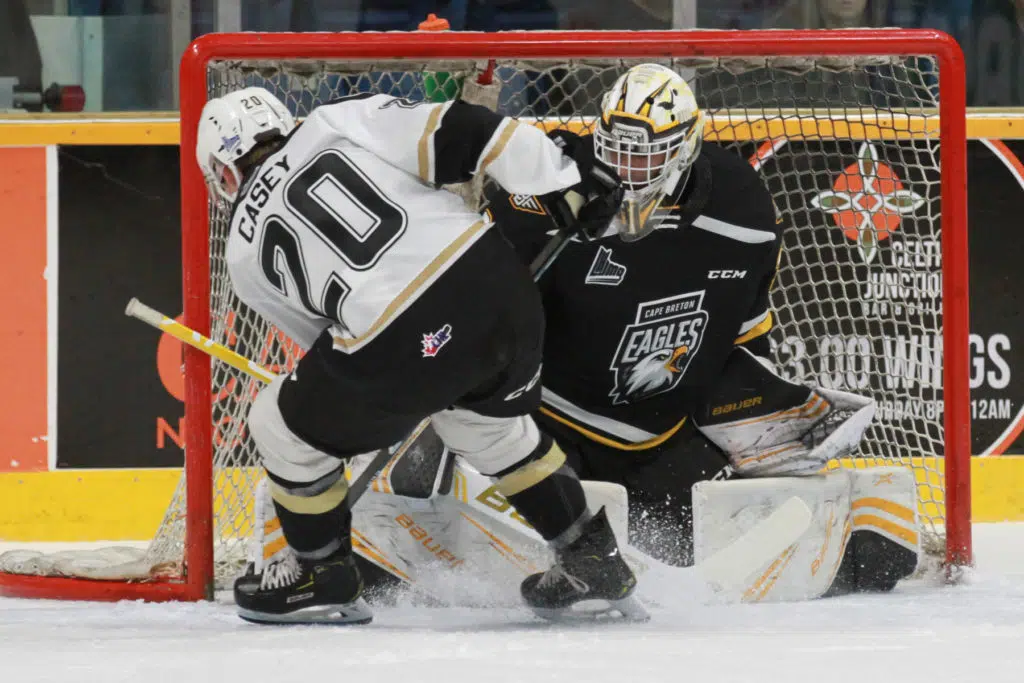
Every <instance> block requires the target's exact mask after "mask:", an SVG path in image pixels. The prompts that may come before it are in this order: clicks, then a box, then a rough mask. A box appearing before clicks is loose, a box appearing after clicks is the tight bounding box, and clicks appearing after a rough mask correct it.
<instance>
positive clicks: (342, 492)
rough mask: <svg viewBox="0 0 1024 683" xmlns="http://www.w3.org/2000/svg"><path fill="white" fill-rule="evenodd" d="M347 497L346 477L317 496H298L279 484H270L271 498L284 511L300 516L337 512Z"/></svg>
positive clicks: (340, 478)
mask: <svg viewBox="0 0 1024 683" xmlns="http://www.w3.org/2000/svg"><path fill="white" fill-rule="evenodd" d="M347 495H348V482H347V481H345V477H339V478H338V481H336V482H334V483H333V484H331V486H330V488H328V489H327V490H326V491H324V492H322V493H318V494H316V495H315V496H296V495H295V494H294V493H291V492H290V491H289V490H288V489H286V488H284V487H283V486H281V485H280V484H278V483H277V482H275V481H271V482H270V497H271V498H273V499H274V501H275V502H277V503H279V504H280V505H281V507H283V508H284V509H286V510H291V511H292V512H294V513H296V514H299V515H322V514H324V513H326V512H330V511H331V510H335V509H337V507H338V506H339V505H341V503H342V501H343V500H345V496H347Z"/></svg>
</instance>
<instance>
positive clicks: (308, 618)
mask: <svg viewBox="0 0 1024 683" xmlns="http://www.w3.org/2000/svg"><path fill="white" fill-rule="evenodd" d="M238 616H240V617H241V618H242V619H245V620H246V621H249V622H252V623H254V624H283V625H289V624H333V625H337V626H344V625H352V626H355V625H357V624H369V623H370V622H371V621H373V611H372V610H371V609H370V606H369V605H368V604H366V601H365V600H363V599H362V598H359V599H358V600H356V601H355V602H350V603H348V604H344V605H314V606H312V607H303V608H301V609H297V610H295V611H294V612H288V613H287V614H273V613H270V612H259V611H256V610H250V609H245V608H242V607H239V608H238Z"/></svg>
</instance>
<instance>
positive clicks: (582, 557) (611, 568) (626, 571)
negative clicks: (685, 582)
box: [520, 508, 650, 621]
mask: <svg viewBox="0 0 1024 683" xmlns="http://www.w3.org/2000/svg"><path fill="white" fill-rule="evenodd" d="M635 588H636V577H635V576H634V575H633V570H631V569H630V568H629V565H627V564H626V562H625V560H623V559H622V555H621V553H619V546H618V544H617V543H616V542H615V534H614V533H613V532H612V528H611V525H609V523H608V517H607V516H606V515H605V511H604V508H601V509H600V510H599V511H598V513H597V514H596V515H594V516H593V517H591V518H590V519H589V520H587V522H586V523H585V524H584V526H583V530H582V534H581V535H580V537H579V538H577V539H576V540H575V541H573V542H572V543H570V544H569V545H568V546H567V547H565V548H561V549H559V550H557V551H556V558H555V566H553V567H552V568H551V569H549V570H548V571H546V572H543V573H541V574H533V575H531V576H528V577H526V580H525V581H523V584H522V586H521V588H520V590H521V592H522V595H523V600H525V601H526V604H527V605H529V606H530V608H531V609H533V611H534V612H536V613H537V615H538V616H541V617H544V618H545V619H551V620H552V621H570V620H572V621H584V620H588V621H589V620H594V619H598V618H601V617H603V616H615V615H616V614H617V615H618V617H619V618H622V619H626V620H629V621H647V619H649V618H650V616H649V615H648V614H647V610H645V609H644V607H643V605H641V604H640V601H639V600H637V599H636V597H634V596H633V591H634V589H635Z"/></svg>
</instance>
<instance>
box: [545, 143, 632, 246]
mask: <svg viewBox="0 0 1024 683" xmlns="http://www.w3.org/2000/svg"><path fill="white" fill-rule="evenodd" d="M548 137H550V138H551V139H552V140H554V142H555V144H556V145H558V146H559V147H560V148H561V149H562V153H563V154H565V156H567V157H569V158H570V159H572V160H573V161H575V162H576V167H577V168H578V169H579V172H580V178H582V180H581V181H580V182H579V183H578V184H576V185H573V186H572V187H570V188H569V189H568V190H565V191H562V192H553V193H551V194H548V195H544V196H542V197H540V201H541V203H542V204H543V205H544V207H545V208H546V209H547V212H548V214H549V215H550V216H551V219H552V221H553V222H554V223H555V226H556V227H557V228H558V229H559V230H561V231H563V232H567V233H569V234H571V235H578V236H579V237H580V238H581V239H584V240H591V239H596V238H598V237H601V236H602V234H603V233H604V231H605V229H606V228H607V227H608V224H609V223H610V222H611V220H612V218H614V217H615V215H616V214H617V213H618V211H619V207H620V206H621V205H622V198H623V194H624V189H623V187H622V181H621V180H620V179H619V176H618V174H616V172H615V170H614V169H612V168H611V167H610V166H608V165H607V164H605V163H604V162H603V161H601V160H600V159H598V158H597V157H596V156H594V146H593V144H592V142H591V139H590V137H586V138H581V137H580V136H579V135H575V134H573V133H570V132H568V131H565V130H556V131H553V132H552V133H550V134H549V136H548Z"/></svg>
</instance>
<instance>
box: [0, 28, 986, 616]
mask: <svg viewBox="0 0 1024 683" xmlns="http://www.w3.org/2000/svg"><path fill="white" fill-rule="evenodd" d="M877 56H890V57H893V58H904V57H907V56H927V57H929V58H930V59H932V60H934V66H935V71H936V72H937V82H936V83H935V84H933V85H937V92H938V98H937V99H938V101H937V108H936V110H935V111H931V110H926V109H920V111H921V112H924V114H923V115H921V116H918V115H910V116H903V115H892V114H891V112H890V113H888V114H887V113H884V112H879V111H877V110H869V109H865V108H860V109H856V110H854V109H843V110H841V111H840V114H838V115H836V114H834V113H833V114H829V115H826V116H824V117H822V116H818V115H817V114H815V113H814V112H810V113H808V114H807V115H806V116H793V117H789V118H787V117H786V116H777V117H773V116H762V117H761V118H760V119H758V120H757V121H755V122H750V121H747V122H746V123H742V122H741V123H740V124H736V123H730V112H724V113H723V114H722V116H721V117H717V118H716V116H715V114H716V112H710V113H711V116H710V125H709V127H708V128H709V130H708V133H709V134H710V135H711V136H716V135H717V136H720V139H721V140H729V139H730V137H729V136H730V135H733V134H734V133H735V131H736V125H745V126H746V127H745V128H743V130H744V131H745V132H743V133H742V135H743V136H744V139H745V140H748V141H749V140H760V141H763V142H765V143H768V149H769V150H771V149H774V147H773V145H775V144H776V142H777V140H780V139H782V138H783V137H785V138H786V139H788V140H794V141H795V140H802V141H814V140H816V139H821V138H824V137H826V136H833V137H836V136H845V137H846V139H847V140H850V139H853V140H858V139H863V140H868V141H871V140H879V141H881V140H888V139H891V138H893V139H899V138H906V137H910V136H914V135H919V134H920V135H923V136H930V139H931V142H930V143H929V145H933V146H934V148H935V149H934V150H932V152H931V157H930V158H931V159H934V160H935V161H934V166H935V168H934V170H935V171H936V174H937V176H938V178H939V180H938V181H936V182H937V191H936V192H935V193H934V194H935V195H936V196H935V205H936V207H938V208H937V211H936V212H935V214H934V215H933V214H932V212H930V211H929V218H928V219H927V220H928V221H930V222H933V223H934V224H935V225H934V226H932V228H931V230H932V232H930V233H929V234H931V235H932V236H934V237H935V238H936V239H941V254H942V256H941V309H940V310H939V309H938V307H937V310H936V313H935V320H939V319H940V318H941V322H940V323H938V326H940V327H941V329H940V330H935V333H936V335H937V336H940V337H941V346H940V349H941V350H940V351H939V355H938V356H936V358H941V360H940V361H938V362H939V363H940V365H941V387H939V388H940V389H941V390H942V397H941V401H939V403H940V404H941V406H942V408H941V409H942V415H941V418H936V421H935V424H934V425H926V427H927V430H925V431H927V432H928V434H927V435H925V436H922V435H921V434H911V435H910V436H912V437H913V438H912V439H911V440H910V443H919V442H922V443H923V442H924V441H927V442H928V443H930V444H932V447H933V450H941V453H940V454H937V453H934V452H922V453H919V454H914V453H907V454H906V456H907V462H908V463H909V462H910V461H911V456H915V457H916V456H917V455H920V456H922V457H921V458H919V460H922V461H923V460H925V459H927V458H932V461H934V462H940V461H941V462H942V463H943V465H942V469H943V471H938V472H926V475H925V476H926V477H929V478H931V477H933V475H934V476H936V477H938V478H939V479H940V480H941V479H944V486H943V483H942V482H941V481H940V482H939V483H936V482H935V481H931V479H929V480H928V481H926V482H924V483H922V489H924V488H926V487H927V488H928V489H929V490H931V489H935V490H937V491H938V493H937V494H935V495H937V497H935V495H933V494H932V493H929V494H928V495H929V496H932V497H931V498H927V499H926V498H925V497H922V501H923V502H924V503H926V504H928V505H931V506H933V508H932V509H939V510H940V511H939V512H936V513H934V517H935V519H936V520H938V523H939V525H940V526H941V527H942V528H943V529H944V534H945V535H944V541H945V550H944V555H945V560H946V562H947V564H948V565H952V566H962V565H968V564H970V562H971V526H970V514H971V513H970V510H971V505H970V465H971V462H970V457H971V441H970V412H969V407H970V402H969V401H970V396H969V357H968V350H969V347H968V333H969V319H968V276H967V275H968V260H967V253H968V251H967V198H966V172H967V169H966V123H965V115H966V107H965V83H964V64H963V56H962V53H961V50H960V48H959V46H958V45H957V43H956V42H955V41H954V40H953V39H952V38H951V37H949V36H948V35H946V34H944V33H941V32H938V31H932V30H906V29H849V30H830V31H789V30H770V31H703V30H701V31H648V32H630V31H567V32H562V31H537V32H506V33H463V32H416V33H402V32H393V33H341V34H332V33H310V34H296V33H279V34H265V33H239V34H211V35H207V36H203V37H201V38H199V39H197V40H196V41H194V42H193V43H192V44H191V45H190V46H189V48H188V50H187V51H186V53H185V55H184V56H183V58H182V62H181V88H180V93H181V194H182V261H183V291H184V323H185V325H187V326H189V327H191V328H193V329H195V330H197V331H199V332H200V333H202V334H204V335H208V336H211V337H213V338H215V339H217V340H218V341H224V340H223V339H218V334H216V333H215V334H211V328H212V327H215V326H217V325H218V324H219V325H221V326H222V327H223V321H222V320H219V318H221V317H223V316H225V315H226V314H230V315H232V316H233V315H234V311H224V310H220V311H214V310H212V307H211V297H213V296H214V294H215V293H214V291H213V289H212V288H213V286H214V285H216V284H217V283H218V282H220V280H222V279H223V273H219V274H218V275H217V282H214V279H213V278H211V242H212V240H211V223H212V221H213V217H214V216H215V214H216V211H215V210H214V209H211V207H210V206H209V205H208V202H207V193H206V188H205V185H204V182H203V178H202V175H201V173H200V171H199V169H198V167H197V165H196V164H195V161H194V150H195V144H196V126H197V123H198V120H199V116H200V112H201V110H202V107H203V105H204V104H205V103H206V101H207V100H208V98H209V97H211V96H215V95H216V88H217V87H218V86H217V84H216V83H215V79H214V77H213V76H211V64H212V63H214V62H219V63H236V64H245V63H246V62H253V63H257V62H258V63H263V62H279V63H281V64H284V65H288V64H291V63H293V62H294V63H299V62H303V63H343V64H344V63H351V64H359V63H375V64H387V65H388V66H387V68H388V69H393V68H400V67H396V65H401V64H402V63H408V64H410V65H412V64H416V65H419V66H415V67H413V66H410V67H409V68H410V69H412V70H415V69H420V70H422V68H423V67H422V65H423V64H424V63H431V62H437V63H439V64H440V63H444V64H447V63H450V62H469V63H477V64H483V65H485V66H487V65H488V64H490V65H493V64H494V62H495V61H498V62H501V61H502V60H513V61H514V60H521V61H524V62H530V63H534V62H546V63H563V64H564V65H565V68H566V69H569V70H570V71H571V70H572V69H573V68H575V67H574V65H576V64H582V63H587V62H588V61H593V60H597V61H601V60H605V61H608V60H620V59H629V60H634V61H636V60H639V61H645V60H648V61H656V60H665V59H672V60H681V61H683V62H685V61H686V60H698V61H699V60H720V61H721V68H722V69H723V70H725V71H728V70H729V69H730V68H731V63H732V61H731V60H738V61H739V62H742V61H743V60H749V59H754V60H756V59H761V58H768V59H771V60H775V61H777V62H778V63H779V64H781V66H780V67H779V68H780V70H781V69H787V68H788V69H790V70H794V69H799V68H806V67H805V65H804V63H803V62H802V61H801V60H804V59H812V58H813V59H816V61H814V62H813V68H815V69H819V70H821V71H832V70H837V71H839V70H842V69H843V68H847V67H848V65H850V64H853V65H856V64H857V63H858V60H860V59H861V58H872V57H877ZM790 58H792V59H790ZM808 63H810V62H808ZM794 65H795V66H794ZM844 65H845V66H844ZM382 68H383V67H382ZM439 70H440V69H439ZM297 73H299V76H298V77H297V78H300V79H301V77H302V75H303V74H305V73H306V72H305V71H303V70H302V69H301V68H300V69H298V71H297ZM756 85H757V84H756V83H755V84H753V86H754V87H755V88H756ZM929 87H930V86H929ZM699 99H700V93H698V100H699ZM754 104H757V103H754ZM716 121H720V122H722V124H721V125H718V124H717V123H716ZM575 125H579V121H578V120H577V121H576V122H575ZM777 136H780V137H777ZM733 139H735V137H734V138H733ZM763 149H764V146H763V145H762V146H761V147H760V148H759V149H758V152H757V154H758V155H760V154H761V152H762V151H763ZM939 149H941V153H939V151H938V150H939ZM869 153H873V152H871V150H868V151H866V152H864V154H865V155H867V154H869ZM829 154H830V153H825V152H821V153H820V154H819V157H820V159H826V157H828V156H829ZM874 161H875V162H877V161H878V159H874ZM837 163H839V162H838V161H837ZM843 163H846V162H843ZM858 163H859V162H858ZM865 163H866V162H865ZM881 165H884V164H881ZM833 170H835V169H833ZM922 177H924V176H922ZM928 177H931V176H928ZM885 182H889V183H890V185H893V184H895V185H899V181H898V180H897V179H895V178H892V179H888V180H886V181H885ZM783 209H784V210H785V207H783ZM939 212H941V238H939V233H940V231H939V230H938V221H937V218H938V215H937V214H938V213H939ZM864 215H865V216H867V213H865V214H864ZM217 220H219V221H221V222H223V216H218V217H217ZM836 220H837V221H838V220H839V219H838V218H836ZM837 224H838V223H837ZM893 229H894V230H895V228H893ZM870 233H871V234H872V235H873V237H871V239H874V240H881V239H884V237H878V234H877V233H876V232H875V231H874V229H873V228H872V230H871V231H870ZM840 239H841V237H840ZM814 253H819V252H818V251H815V252H814ZM820 253H829V252H828V251H827V250H825V251H821V252H820ZM214 258H216V256H215V255H214ZM867 260H870V259H867ZM220 284H221V285H223V283H220ZM842 284H843V283H840V285H842ZM808 305H809V306H811V307H812V308H813V309H814V310H818V309H817V307H816V306H815V302H813V301H811V302H805V303H804V304H801V306H802V308H799V309H794V310H795V311H797V313H798V314H803V313H800V312H802V311H806V310H810V309H808V308H807V306H808ZM844 306H845V304H844ZM848 308H849V306H846V308H844V309H843V310H847V309H848ZM855 322H856V321H854V323H855ZM851 325H852V327H848V328H844V329H846V331H847V332H848V331H849V330H851V329H855V328H856V325H853V323H851ZM915 325H918V327H920V324H919V323H918V322H915ZM231 327H232V325H231V324H230V323H229V324H228V328H229V329H228V330H227V332H226V333H225V332H224V330H221V331H220V332H221V335H223V334H227V335H228V336H230V335H233V334H234V331H233V330H232V329H230V328H231ZM920 328H921V329H923V330H925V331H927V326H925V327H920ZM794 329H797V328H794ZM915 329H917V328H915ZM215 332H216V331H215ZM865 334H867V335H870V334H875V335H876V336H877V334H878V333H877V332H871V333H865ZM835 339H839V337H835ZM850 339H853V337H852V336H851V337H850ZM858 339H860V338H858ZM855 341H856V340H855ZM250 352H252V349H250ZM184 353H185V373H186V390H185V419H186V425H187V428H186V430H185V451H186V455H185V474H184V480H185V483H184V490H185V491H186V495H185V498H187V504H185V506H184V508H183V509H182V511H181V512H179V513H173V514H172V513H169V515H168V518H169V519H170V520H171V521H170V522H168V520H165V525H167V524H172V525H174V529H175V530H174V531H173V533H174V534H177V535H180V536H181V538H178V539H177V540H176V541H175V544H174V547H176V548H179V549H180V552H181V554H182V557H180V558H179V559H178V562H179V563H180V565H181V567H182V568H181V570H180V571H178V572H177V573H175V574H171V575H169V578H168V577H162V576H158V575H154V577H153V578H152V579H148V580H144V581H141V582H139V581H137V580H133V581H130V582H110V581H104V582H97V581H91V580H82V579H73V578H50V577H26V578H25V579H22V580H20V581H15V580H12V579H10V578H9V575H3V574H0V595H5V594H6V595H12V594H23V595H32V596H35V597H51V598H54V597H56V598H92V599H117V598H121V597H124V598H145V599H151V600H175V599H177V600H197V599H203V598H209V597H210V596H212V593H213V589H214V584H215V578H216V577H217V576H218V568H217V565H218V564H219V563H220V562H221V559H220V557H219V554H218V553H219V552H220V551H216V550H215V548H217V547H218V545H219V543H220V542H219V540H218V528H219V523H218V522H217V520H216V519H215V509H214V508H215V506H214V498H215V496H218V497H222V496H223V494H222V492H220V491H219V489H218V487H219V486H222V485H223V482H224V475H223V474H215V471H214V460H213V454H214V452H215V447H216V446H217V445H218V444H217V443H216V442H217V441H218V440H219V439H220V438H221V435H220V434H219V433H218V432H217V429H216V428H215V425H214V422H215V418H214V415H215V412H214V409H215V402H214V401H213V397H212V394H213V391H214V389H215V388H217V387H219V386H220V384H221V383H222V380H219V379H217V377H218V375H217V374H216V372H214V371H212V369H211V360H210V358H209V357H208V356H207V355H205V354H203V353H202V352H200V351H197V350H195V349H192V348H188V347H186V348H185V351H184ZM256 360H261V359H259V358H257V359H256ZM850 362H851V363H852V362H853V361H850ZM852 367H853V366H852V365H851V366H849V367H848V368H847V370H849V371H850V372H851V373H852V370H850V368H852ZM935 372H936V376H938V374H939V370H938V369H936V370H935ZM890 379H892V378H890ZM871 381H876V380H874V379H872V380H871ZM906 381H907V379H906V378H905V377H896V378H895V380H894V382H890V384H896V385H899V384H900V383H901V382H903V383H904V384H905V383H906ZM934 388H935V387H932V389H934ZM928 395H929V396H931V395H932V394H928ZM926 437H927V438H926ZM880 440H881V441H883V442H884V441H885V438H884V435H883V436H882V437H881V439H880ZM881 446H882V447H883V448H884V447H885V444H884V443H883V444H881ZM925 450H927V449H925ZM937 455H944V459H941V458H940V457H936V456H937ZM903 456H904V454H903V453H899V454H898V456H895V457H892V458H890V457H888V456H884V455H883V456H880V457H878V458H877V460H880V461H882V462H887V461H888V460H901V461H902V458H903ZM912 466H914V467H915V469H916V468H917V465H912ZM922 469H924V466H922ZM242 488H244V486H242ZM240 495H241V494H240ZM218 500H220V498H218ZM245 504H246V503H244V502H243V503H242V505H243V506H244V505H245ZM219 506H220V507H221V508H223V506H224V503H223V502H221V503H219ZM935 506H938V508H936V507H935ZM234 514H240V513H238V512H237V511H236V512H235V513H234ZM163 529H164V527H161V532H160V533H164V531H163ZM12 586H13V588H12ZM118 586H120V588H118Z"/></svg>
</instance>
